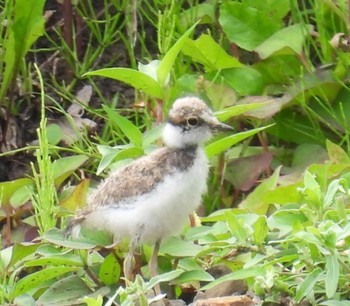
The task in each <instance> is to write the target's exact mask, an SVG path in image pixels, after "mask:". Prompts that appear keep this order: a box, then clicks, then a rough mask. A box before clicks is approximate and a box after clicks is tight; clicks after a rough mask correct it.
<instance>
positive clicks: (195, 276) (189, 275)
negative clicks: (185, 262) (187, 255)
mask: <svg viewBox="0 0 350 306" xmlns="http://www.w3.org/2000/svg"><path fill="white" fill-rule="evenodd" d="M213 280H214V277H213V276H211V275H210V274H209V273H208V272H205V271H204V270H192V271H186V272H184V273H182V274H181V275H180V276H179V277H178V278H176V281H175V282H176V283H177V284H182V283H189V282H193V281H197V282H199V281H201V282H211V281H213Z"/></svg>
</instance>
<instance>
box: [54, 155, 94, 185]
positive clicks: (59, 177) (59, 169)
mask: <svg viewBox="0 0 350 306" xmlns="http://www.w3.org/2000/svg"><path fill="white" fill-rule="evenodd" d="M88 158H89V157H88V156H86V155H73V156H67V157H62V158H60V159H57V160H55V161H54V162H53V164H52V167H53V169H52V171H53V176H54V179H55V185H56V186H60V185H61V184H62V183H63V181H64V180H65V179H66V178H67V177H68V176H70V175H71V174H72V173H73V172H74V171H76V170H77V169H79V167H81V165H82V164H84V163H85V162H86V161H87V160H88Z"/></svg>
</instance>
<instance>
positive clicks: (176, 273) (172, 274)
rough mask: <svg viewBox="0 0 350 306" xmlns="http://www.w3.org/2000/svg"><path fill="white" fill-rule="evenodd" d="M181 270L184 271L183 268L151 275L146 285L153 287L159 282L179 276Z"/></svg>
mask: <svg viewBox="0 0 350 306" xmlns="http://www.w3.org/2000/svg"><path fill="white" fill-rule="evenodd" d="M183 272H184V271H183V270H180V269H178V270H173V271H170V272H167V273H163V274H161V275H157V276H155V277H152V279H151V280H150V281H149V283H148V286H147V287H148V288H153V287H154V286H155V285H156V284H159V283H161V282H169V281H171V280H173V279H175V278H177V277H179V276H180V275H181V274H182V273H183Z"/></svg>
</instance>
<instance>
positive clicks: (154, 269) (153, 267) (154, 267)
mask: <svg viewBox="0 0 350 306" xmlns="http://www.w3.org/2000/svg"><path fill="white" fill-rule="evenodd" d="M159 248H160V239H159V240H157V241H156V243H155V244H154V249H153V253H152V257H151V261H150V263H149V269H150V272H151V276H152V277H155V276H157V275H158V252H159ZM154 291H155V293H156V295H158V294H161V291H160V285H159V284H157V285H155V286H154Z"/></svg>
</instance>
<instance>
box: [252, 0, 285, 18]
mask: <svg viewBox="0 0 350 306" xmlns="http://www.w3.org/2000/svg"><path fill="white" fill-rule="evenodd" d="M249 5H250V6H251V7H254V8H256V9H258V10H259V11H263V12H265V14H266V15H268V16H269V17H270V18H271V19H273V20H277V21H278V20H282V18H283V17H285V16H286V15H287V14H288V12H289V10H290V6H291V4H290V1H289V0H265V1H261V0H249Z"/></svg>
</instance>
